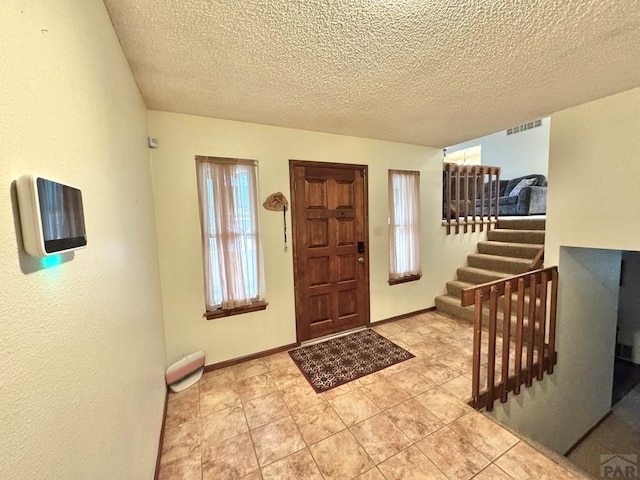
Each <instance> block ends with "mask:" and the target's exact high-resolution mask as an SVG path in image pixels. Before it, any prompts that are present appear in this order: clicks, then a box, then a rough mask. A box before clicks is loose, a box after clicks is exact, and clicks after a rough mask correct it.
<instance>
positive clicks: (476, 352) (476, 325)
mask: <svg viewBox="0 0 640 480" xmlns="http://www.w3.org/2000/svg"><path fill="white" fill-rule="evenodd" d="M481 346H482V291H480V290H476V291H475V312H474V320H473V372H472V373H471V397H472V399H473V403H474V405H476V407H477V406H478V401H479V398H480V348H481Z"/></svg>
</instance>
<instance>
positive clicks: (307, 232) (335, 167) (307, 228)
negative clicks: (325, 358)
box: [289, 160, 369, 342]
mask: <svg viewBox="0 0 640 480" xmlns="http://www.w3.org/2000/svg"><path fill="white" fill-rule="evenodd" d="M366 168H367V167H366V166H365V165H346V164H335V163H318V162H303V161H298V160H290V162H289V174H290V181H291V192H292V202H291V203H292V210H291V212H292V224H293V226H292V228H293V257H294V261H293V264H294V285H295V292H296V327H297V334H298V341H299V342H303V341H306V340H310V339H312V338H318V337H322V336H325V335H330V334H333V333H337V332H342V331H345V330H349V329H352V328H356V327H361V326H364V325H367V324H368V323H369V258H368V253H369V251H368V250H369V242H368V230H369V229H368V222H367V177H366Z"/></svg>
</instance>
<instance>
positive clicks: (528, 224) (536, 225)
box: [497, 217, 546, 230]
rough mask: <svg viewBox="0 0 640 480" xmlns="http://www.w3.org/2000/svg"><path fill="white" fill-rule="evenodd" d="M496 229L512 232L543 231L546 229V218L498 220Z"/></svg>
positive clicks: (502, 218) (503, 218)
mask: <svg viewBox="0 0 640 480" xmlns="http://www.w3.org/2000/svg"><path fill="white" fill-rule="evenodd" d="M497 226H498V228H508V229H512V230H544V229H545V227H546V217H529V218H505V217H501V218H499V219H498V225H497Z"/></svg>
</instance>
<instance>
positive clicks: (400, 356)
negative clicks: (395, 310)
mask: <svg viewBox="0 0 640 480" xmlns="http://www.w3.org/2000/svg"><path fill="white" fill-rule="evenodd" d="M289 355H291V358H292V359H293V361H294V362H295V363H296V365H297V366H298V368H299V369H300V371H301V372H302V374H303V375H304V376H305V378H306V379H307V380H308V381H309V383H310V384H311V386H312V387H313V389H314V390H315V391H316V393H322V392H326V391H327V390H330V389H332V388H335V387H338V386H340V385H343V384H345V383H347V382H350V381H351V380H355V379H356V378H360V377H364V376H365V375H369V374H370V373H374V372H377V371H378V370H382V369H383V368H386V367H390V366H391V365H395V364H396V363H400V362H403V361H405V360H408V359H410V358H413V357H414V355H413V354H411V353H409V352H407V351H406V350H404V349H403V348H400V347H399V346H398V345H396V344H395V343H393V342H392V341H390V340H387V339H386V338H384V337H383V336H381V335H379V334H378V333H376V332H374V331H373V330H370V329H367V330H363V331H361V332H356V333H352V334H350V335H345V336H343V337H338V338H334V339H331V340H327V341H326V342H322V343H316V344H314V345H309V346H308V347H302V348H298V349H296V350H291V351H290V352H289Z"/></svg>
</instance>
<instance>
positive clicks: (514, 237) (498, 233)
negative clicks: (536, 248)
mask: <svg viewBox="0 0 640 480" xmlns="http://www.w3.org/2000/svg"><path fill="white" fill-rule="evenodd" d="M544 233H545V232H544V230H509V229H503V228H494V229H493V230H489V231H488V232H487V240H490V241H498V242H509V243H534V244H538V245H540V244H544Z"/></svg>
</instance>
